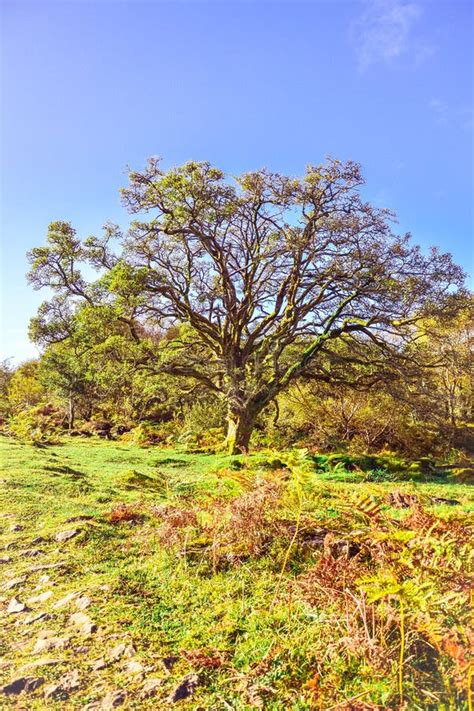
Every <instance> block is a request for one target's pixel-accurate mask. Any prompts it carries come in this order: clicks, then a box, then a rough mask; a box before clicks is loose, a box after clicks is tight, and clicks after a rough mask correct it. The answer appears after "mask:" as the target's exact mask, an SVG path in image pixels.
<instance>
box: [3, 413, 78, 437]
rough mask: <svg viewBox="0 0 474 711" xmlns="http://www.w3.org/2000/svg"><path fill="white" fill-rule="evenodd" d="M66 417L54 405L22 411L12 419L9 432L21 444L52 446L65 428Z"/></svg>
mask: <svg viewBox="0 0 474 711" xmlns="http://www.w3.org/2000/svg"><path fill="white" fill-rule="evenodd" d="M64 424H65V415H64V413H63V412H61V410H58V409H56V408H55V407H53V406H52V405H40V406H37V407H30V408H28V409H26V410H22V411H21V412H19V413H18V414H16V415H14V416H13V417H11V418H10V420H9V422H8V431H9V432H10V433H11V434H12V435H13V436H14V437H16V438H17V439H19V440H20V441H21V442H27V443H30V444H41V443H42V444H52V443H53V442H54V441H56V440H57V437H58V435H59V433H60V431H61V430H62V428H63V427H64Z"/></svg>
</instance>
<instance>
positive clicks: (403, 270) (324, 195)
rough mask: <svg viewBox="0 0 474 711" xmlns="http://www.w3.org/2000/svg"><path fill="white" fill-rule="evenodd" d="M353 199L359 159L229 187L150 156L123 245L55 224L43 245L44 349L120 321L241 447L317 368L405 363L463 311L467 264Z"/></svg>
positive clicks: (220, 177) (255, 175)
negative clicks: (223, 411)
mask: <svg viewBox="0 0 474 711" xmlns="http://www.w3.org/2000/svg"><path fill="white" fill-rule="evenodd" d="M362 186H363V179H362V176H361V171H360V167H359V166H358V165H357V164H355V163H353V162H347V163H341V162H339V161H337V160H328V161H327V162H326V163H324V164H323V165H319V166H309V167H308V168H307V170H306V173H305V175H304V177H302V178H292V177H288V176H284V175H281V174H278V173H272V172H270V171H267V170H260V171H255V172H251V173H245V174H243V175H241V176H238V177H236V178H234V179H232V180H230V179H229V178H228V177H227V176H225V175H224V174H223V172H222V171H220V170H218V169H216V168H215V167H213V166H211V165H210V164H209V163H206V162H204V163H196V162H189V163H186V164H184V165H183V166H180V167H177V168H173V169H171V170H168V171H165V170H163V169H162V168H161V164H160V161H159V160H157V159H151V160H150V161H149V162H148V164H147V166H146V168H145V169H144V170H143V171H134V172H131V173H130V175H129V185H128V186H127V187H126V188H124V189H123V190H122V198H123V202H124V205H125V206H126V207H127V209H128V210H129V212H130V213H131V214H132V215H134V216H136V218H135V219H134V220H133V221H132V223H131V225H130V227H129V229H128V230H127V231H126V232H125V233H122V232H121V231H120V229H119V228H118V227H117V226H116V225H112V224H107V225H106V226H105V228H104V234H103V236H102V237H100V238H98V237H90V238H88V239H86V240H84V241H81V240H79V239H78V237H77V236H76V233H75V231H74V229H73V227H72V226H71V225H70V224H69V223H67V222H55V223H52V224H51V225H50V228H49V231H48V237H47V245H46V246H45V247H40V248H35V249H33V250H31V252H30V253H29V259H30V262H31V271H30V273H29V279H30V282H31V283H32V284H33V285H34V287H35V288H42V287H49V288H50V289H52V290H53V291H54V292H55V295H54V296H53V298H52V299H51V300H49V301H48V302H46V303H45V304H44V305H43V306H42V307H41V308H40V311H39V314H38V317H37V318H36V319H35V320H34V322H33V326H32V333H33V335H34V337H35V338H36V340H38V341H41V342H42V343H51V342H57V341H62V340H65V339H68V338H71V337H72V334H71V331H70V323H71V319H72V318H74V316H75V314H77V313H78V311H79V310H80V308H83V306H82V305H84V304H85V305H87V307H88V310H89V311H90V313H95V314H96V317H95V318H97V319H98V326H99V330H100V329H101V328H103V329H104V331H103V332H104V333H106V332H107V329H109V330H110V324H111V323H113V324H115V328H116V329H118V330H117V332H118V333H122V336H123V338H126V339H129V340H130V341H131V342H133V343H135V344H137V347H138V348H139V353H140V355H139V357H138V361H137V363H138V364H139V365H141V366H142V367H144V368H149V369H150V370H151V371H153V372H163V373H167V374H170V375H176V376H185V377H186V378H191V379H194V380H196V381H197V382H199V383H201V384H203V385H204V386H205V387H206V388H208V389H209V391H212V392H213V393H215V394H216V395H218V396H219V397H220V398H222V399H223V400H224V401H225V403H226V406H227V410H228V421H229V430H228V436H227V439H228V445H229V448H230V449H231V451H240V450H245V449H246V448H247V447H248V443H249V438H250V434H251V432H252V429H253V426H254V424H255V420H256V418H257V416H258V415H259V413H260V412H261V411H262V410H263V409H264V408H265V407H266V406H267V405H268V404H269V403H270V402H271V401H272V400H273V399H274V398H276V397H277V396H278V394H279V393H280V392H281V391H282V390H284V389H286V388H287V387H288V386H289V385H290V384H291V383H292V382H293V381H294V380H295V379H297V378H298V377H300V376H302V375H303V374H305V373H307V372H308V371H309V370H310V369H312V371H313V373H317V372H318V368H317V365H318V363H321V364H323V363H324V372H322V370H320V374H321V377H324V378H325V379H326V380H329V381H330V379H331V372H332V371H334V374H335V377H336V374H337V370H338V368H337V365H338V363H341V358H343V359H344V362H345V363H351V362H353V363H357V364H358V365H360V366H361V367H364V366H370V367H372V366H375V365H377V364H380V363H384V364H385V366H386V365H387V363H388V364H390V363H391V362H395V361H396V360H397V359H400V358H402V359H404V361H407V360H409V358H410V344H412V343H413V342H415V341H416V340H417V339H419V338H420V333H421V331H422V330H423V328H424V324H426V323H427V319H428V317H430V318H431V319H433V318H443V317H444V318H446V317H447V316H448V315H449V314H451V313H455V312H456V308H457V307H456V303H457V299H459V297H461V296H462V295H463V293H464V292H463V279H464V275H463V272H462V270H461V269H460V267H458V266H457V265H456V264H454V263H453V260H452V258H451V256H450V255H449V254H441V253H439V252H438V250H436V249H434V248H433V249H431V250H430V251H429V253H428V254H423V253H422V251H421V249H420V248H419V247H418V246H416V245H413V244H412V242H411V238H410V235H402V236H399V235H397V234H396V233H395V232H394V230H393V225H394V222H395V217H394V215H393V214H392V213H391V212H390V211H388V210H386V209H380V208H377V207H374V206H373V205H371V204H369V203H368V202H366V201H364V199H363V197H362V195H361V188H362ZM81 264H87V265H88V266H89V267H93V268H94V269H95V270H97V278H95V279H92V280H89V281H88V280H87V279H86V278H85V277H84V275H83V272H81ZM91 318H92V317H91ZM176 326H179V327H180V329H179V331H178V330H176V332H175V333H174V336H173V339H172V348H170V347H169V340H170V339H165V342H166V344H167V348H166V349H163V348H160V342H163V335H164V334H166V333H169V332H170V329H172V328H174V327H176ZM315 366H316V368H315Z"/></svg>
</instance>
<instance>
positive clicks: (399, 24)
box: [351, 0, 432, 71]
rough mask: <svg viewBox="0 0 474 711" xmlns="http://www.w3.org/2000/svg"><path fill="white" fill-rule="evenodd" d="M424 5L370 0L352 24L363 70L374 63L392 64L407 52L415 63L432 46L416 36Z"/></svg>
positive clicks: (426, 53) (358, 56) (429, 50)
mask: <svg viewBox="0 0 474 711" xmlns="http://www.w3.org/2000/svg"><path fill="white" fill-rule="evenodd" d="M421 14H422V9H421V6H420V5H419V4H417V3H415V2H407V1H402V0H366V2H365V10H364V12H363V13H362V15H360V17H358V18H357V19H356V20H355V21H354V22H353V23H352V26H351V35H352V40H353V43H354V45H355V49H356V54H357V61H358V66H359V70H360V71H365V70H366V69H367V68H368V67H369V66H370V65H371V64H379V63H383V64H390V63H392V62H394V61H396V60H397V59H399V58H400V57H401V56H403V55H405V54H411V55H412V59H413V61H414V62H415V63H419V62H420V61H422V60H423V59H424V58H425V57H427V56H430V54H431V53H432V49H431V48H430V47H429V46H428V45H427V44H426V43H424V42H421V41H420V40H417V38H415V37H414V31H413V30H414V27H415V26H416V22H417V20H418V19H419V17H420V16H421Z"/></svg>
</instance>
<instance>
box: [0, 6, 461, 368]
mask: <svg viewBox="0 0 474 711" xmlns="http://www.w3.org/2000/svg"><path fill="white" fill-rule="evenodd" d="M472 8H473V5H472V3H471V2H470V0H352V1H351V2H344V1H343V0H333V1H332V2H331V1H330V0H312V1H308V2H298V1H297V0H293V1H291V2H285V1H284V0H280V1H278V0H275V1H273V2H272V1H271V0H267V1H265V2H264V1H263V0H254V1H251V0H248V1H244V0H241V1H240V2H227V1H225V0H221V1H215V2H205V1H204V0H194V1H188V2H186V1H184V0H183V1H180V2H159V1H158V0H156V1H154V2H153V1H149V2H140V0H135V1H134V2H114V1H113V0H95V1H94V2H87V0H64V1H63V2H48V1H47V0H36V1H35V2H32V3H29V2H22V0H15V1H14V2H13V1H11V0H3V2H2V3H1V12H2V83H1V92H2V97H1V98H2V105H3V123H2V135H1V148H2V156H1V160H2V182H1V208H2V210H1V212H2V215H1V220H2V223H1V227H2V312H1V313H2V336H3V338H2V349H1V355H0V357H1V358H6V357H10V356H12V357H14V358H15V360H16V361H17V362H18V361H20V360H22V359H25V358H27V357H29V356H33V355H35V353H36V349H35V348H34V347H33V346H32V345H31V344H29V343H28V339H27V325H28V321H29V318H30V317H31V316H32V315H33V314H34V312H35V310H36V308H37V306H38V304H39V303H40V302H41V301H42V300H43V298H44V295H41V293H36V292H32V291H31V289H30V288H29V287H28V286H27V284H26V281H25V277H24V275H25V272H26V270H27V263H26V259H25V252H26V251H27V250H28V249H29V248H31V247H32V246H35V245H40V244H42V243H43V242H44V239H45V234H46V229H47V225H48V223H49V222H51V221H52V220H58V219H61V220H69V221H71V222H72V223H73V225H74V226H75V227H76V229H77V230H78V233H79V234H80V235H82V236H87V235H89V234H94V233H98V232H99V231H100V228H101V226H102V224H103V223H104V222H105V221H106V220H108V219H111V220H114V221H117V222H119V223H120V224H122V225H125V224H126V223H127V219H128V218H127V215H126V213H125V212H124V210H123V209H122V208H121V206H120V202H119V197H118V188H119V187H121V186H123V185H124V184H126V176H125V170H126V166H127V165H130V166H131V167H133V168H139V167H141V166H142V165H143V164H144V162H145V160H146V158H147V157H148V156H150V155H161V156H162V157H163V159H164V163H165V166H166V165H172V164H178V163H180V162H183V161H185V160H188V159H196V160H201V159H206V160H210V161H211V162H213V163H215V164H216V165H218V166H219V167H221V168H223V169H224V170H225V171H227V172H229V173H239V172H240V171H243V170H249V169H254V168H259V167H263V166H266V167H269V168H271V169H274V170H278V171H281V172H287V173H290V174H300V173H302V172H303V170H304V167H305V165H306V164H307V163H317V162H319V161H321V160H323V158H324V156H325V155H327V154H330V155H332V156H334V157H337V158H341V159H347V158H351V159H353V160H357V161H359V162H360V163H361V164H362V166H363V170H364V174H365V176H366V179H367V186H366V189H365V194H366V196H367V197H368V198H369V199H370V200H372V201H373V202H374V203H375V204H377V205H380V206H386V207H390V208H392V209H394V210H395V211H396V213H397V214H398V217H399V222H400V224H399V229H400V230H401V231H411V232H412V233H413V236H414V239H415V241H417V242H419V243H420V244H421V245H422V246H424V247H426V246H428V245H430V244H436V245H439V246H440V247H441V248H443V249H444V250H449V251H451V252H452V253H453V254H454V256H455V258H456V260H457V261H458V262H459V263H461V264H462V265H463V266H464V267H465V268H466V269H467V270H469V271H472V258H473V252H472V249H473V248H472V243H473V204H474V201H473V197H474V195H473V123H474V115H473V54H472V49H471V48H472V45H473V14H472V12H473V11H472Z"/></svg>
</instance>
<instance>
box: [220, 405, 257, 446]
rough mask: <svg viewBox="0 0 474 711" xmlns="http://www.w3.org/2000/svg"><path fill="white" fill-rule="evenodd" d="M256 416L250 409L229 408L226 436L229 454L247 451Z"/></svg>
mask: <svg viewBox="0 0 474 711" xmlns="http://www.w3.org/2000/svg"><path fill="white" fill-rule="evenodd" d="M256 416H257V413H254V412H252V411H244V412H233V411H232V410H229V414H228V417H227V421H228V428H227V437H226V445H227V449H228V451H229V454H245V453H246V452H247V451H248V448H249V442H250V436H251V434H252V432H253V428H254V426H255V419H256Z"/></svg>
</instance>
